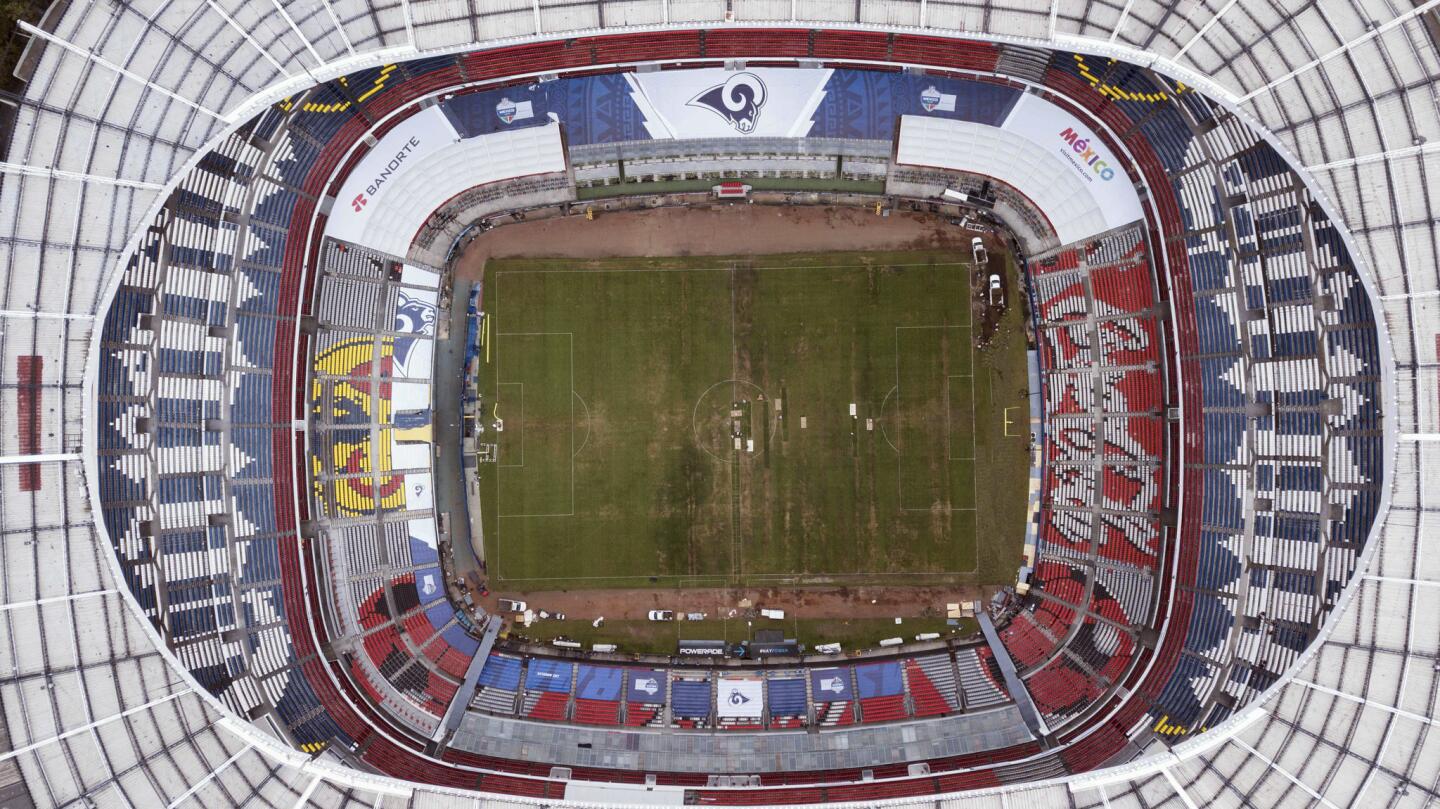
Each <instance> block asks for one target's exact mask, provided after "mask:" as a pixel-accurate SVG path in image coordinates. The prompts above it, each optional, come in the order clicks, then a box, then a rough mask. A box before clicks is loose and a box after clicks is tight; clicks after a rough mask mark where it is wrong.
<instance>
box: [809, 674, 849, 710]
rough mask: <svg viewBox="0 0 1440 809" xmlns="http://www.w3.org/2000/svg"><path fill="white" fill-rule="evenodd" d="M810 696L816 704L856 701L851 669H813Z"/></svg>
mask: <svg viewBox="0 0 1440 809" xmlns="http://www.w3.org/2000/svg"><path fill="white" fill-rule="evenodd" d="M810 694H811V698H812V699H814V701H816V702H848V701H849V700H852V699H854V698H855V689H854V688H853V687H852V686H851V685H850V669H812V670H811V671H810Z"/></svg>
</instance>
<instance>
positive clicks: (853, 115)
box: [440, 68, 1021, 146]
mask: <svg viewBox="0 0 1440 809" xmlns="http://www.w3.org/2000/svg"><path fill="white" fill-rule="evenodd" d="M1020 97H1021V93H1020V90H1019V89H1017V88H1015V87H1007V86H1005V85H1001V84H994V83H990V82H982V81H976V80H973V79H957V78H950V77H946V76H925V75H918V74H914V73H893V72H889V71H875V70H830V69H809V68H751V69H748V70H743V71H733V70H720V69H717V68H697V69H694V70H665V71H660V72H655V73H622V74H607V75H603V76H581V77H576V78H570V79H560V80H558V81H548V82H536V83H534V84H530V85H519V86H511V87H504V88H501V89H498V90H483V91H479V92H474V93H465V94H462V95H457V96H454V97H451V98H448V99H446V100H445V101H443V102H441V105H440V106H441V108H442V109H443V110H444V111H445V115H446V117H448V118H449V119H450V122H451V124H452V125H453V126H454V127H455V129H456V130H457V131H458V132H460V133H461V137H467V138H468V137H473V136H475V135H483V134H489V133H492V132H499V131H502V130H512V129H518V128H526V127H533V126H540V125H544V124H548V123H552V122H559V123H562V124H564V126H565V137H566V140H567V141H568V142H569V143H570V145H572V146H582V145H589V144H599V143H621V142H625V141H639V140H651V139H655V138H662V139H670V138H709V137H726V138H730V137H734V138H745V137H770V136H781V137H787V136H788V137H801V136H804V137H811V138H847V139H861V140H890V139H891V138H892V137H894V135H895V127H896V122H897V121H898V120H899V119H900V116H902V115H924V116H932V117H937V118H951V119H955V120H961V121H974V122H977V123H984V124H988V125H990V126H999V125H1000V123H1001V122H1002V121H1004V120H1005V116H1006V115H1008V114H1009V113H1010V110H1011V108H1013V107H1014V106H1015V104H1016V102H1017V101H1019V99H1020Z"/></svg>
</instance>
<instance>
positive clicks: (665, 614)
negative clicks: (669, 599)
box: [650, 610, 675, 621]
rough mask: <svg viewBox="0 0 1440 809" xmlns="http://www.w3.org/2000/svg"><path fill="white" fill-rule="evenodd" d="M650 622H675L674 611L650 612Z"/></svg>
mask: <svg viewBox="0 0 1440 809" xmlns="http://www.w3.org/2000/svg"><path fill="white" fill-rule="evenodd" d="M650 620H652V621H673V620H675V611H674V610H650Z"/></svg>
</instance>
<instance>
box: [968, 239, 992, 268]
mask: <svg viewBox="0 0 1440 809" xmlns="http://www.w3.org/2000/svg"><path fill="white" fill-rule="evenodd" d="M970 254H971V255H972V256H974V257H975V263H976V264H977V265H979V266H982V267H983V266H984V265H986V264H989V263H990V255H989V254H988V253H986V252H985V243H984V241H982V240H981V238H980V237H979V236H976V237H975V238H973V239H971V240H970Z"/></svg>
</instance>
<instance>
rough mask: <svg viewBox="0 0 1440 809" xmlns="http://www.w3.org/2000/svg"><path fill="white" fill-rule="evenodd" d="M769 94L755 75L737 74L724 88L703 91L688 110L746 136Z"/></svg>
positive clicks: (755, 121)
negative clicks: (707, 115) (719, 120)
mask: <svg viewBox="0 0 1440 809" xmlns="http://www.w3.org/2000/svg"><path fill="white" fill-rule="evenodd" d="M768 97H769V93H768V92H767V91H766V89H765V82H763V81H761V80H760V77H759V76H757V75H755V74H754V73H736V74H735V75H734V76H731V77H730V78H729V79H726V80H725V83H724V84H717V85H715V86H714V87H711V88H708V89H706V90H704V91H702V92H701V93H700V94H699V95H697V96H695V97H694V98H692V99H690V101H689V103H688V105H687V106H691V107H700V108H701V109H707V110H710V111H711V112H713V113H715V114H716V115H718V116H720V117H721V118H722V119H724V121H725V123H727V124H729V125H730V126H732V127H734V129H735V131H736V132H739V133H740V134H742V135H748V134H750V133H751V132H754V131H755V125H756V124H757V123H759V121H760V109H761V108H762V107H764V106H765V101H766V99H767V98H768Z"/></svg>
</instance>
